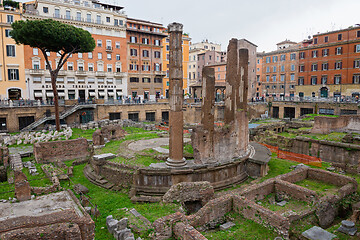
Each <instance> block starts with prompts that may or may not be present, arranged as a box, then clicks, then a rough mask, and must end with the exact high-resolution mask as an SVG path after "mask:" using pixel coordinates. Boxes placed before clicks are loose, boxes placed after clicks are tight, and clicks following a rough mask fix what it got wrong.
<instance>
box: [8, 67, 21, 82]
mask: <svg viewBox="0 0 360 240" xmlns="http://www.w3.org/2000/svg"><path fill="white" fill-rule="evenodd" d="M8 79H9V81H11V80H19V69H8Z"/></svg>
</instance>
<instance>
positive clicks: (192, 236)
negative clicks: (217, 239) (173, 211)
mask: <svg viewBox="0 0 360 240" xmlns="http://www.w3.org/2000/svg"><path fill="white" fill-rule="evenodd" d="M174 235H175V237H176V238H177V239H181V240H207V238H206V237H204V236H203V235H202V234H201V233H199V232H198V231H197V230H196V229H195V228H194V227H193V226H191V225H190V224H185V223H183V222H178V223H176V224H175V226H174Z"/></svg>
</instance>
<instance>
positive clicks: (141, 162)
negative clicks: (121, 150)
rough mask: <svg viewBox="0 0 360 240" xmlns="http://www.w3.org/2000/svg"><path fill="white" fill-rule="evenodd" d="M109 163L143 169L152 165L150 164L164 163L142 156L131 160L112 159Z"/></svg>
mask: <svg viewBox="0 0 360 240" xmlns="http://www.w3.org/2000/svg"><path fill="white" fill-rule="evenodd" d="M110 161H112V162H116V163H123V164H127V165H132V166H145V167H148V166H150V164H152V163H159V162H164V161H160V160H157V159H155V158H153V157H152V156H142V155H136V157H135V158H131V159H127V158H123V157H116V158H114V159H111V160H110Z"/></svg>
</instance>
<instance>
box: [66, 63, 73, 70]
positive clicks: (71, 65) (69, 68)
mask: <svg viewBox="0 0 360 240" xmlns="http://www.w3.org/2000/svg"><path fill="white" fill-rule="evenodd" d="M67 68H68V70H70V71H72V70H74V63H72V62H68V63H67Z"/></svg>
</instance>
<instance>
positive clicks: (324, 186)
mask: <svg viewBox="0 0 360 240" xmlns="http://www.w3.org/2000/svg"><path fill="white" fill-rule="evenodd" d="M295 184H297V185H299V186H302V187H305V188H308V189H310V190H313V191H315V192H316V193H317V194H319V195H320V196H323V195H325V194H335V193H336V191H337V190H338V189H339V187H338V186H336V185H333V184H330V183H325V182H320V181H317V180H312V179H304V180H302V181H300V182H297V183H295Z"/></svg>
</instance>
